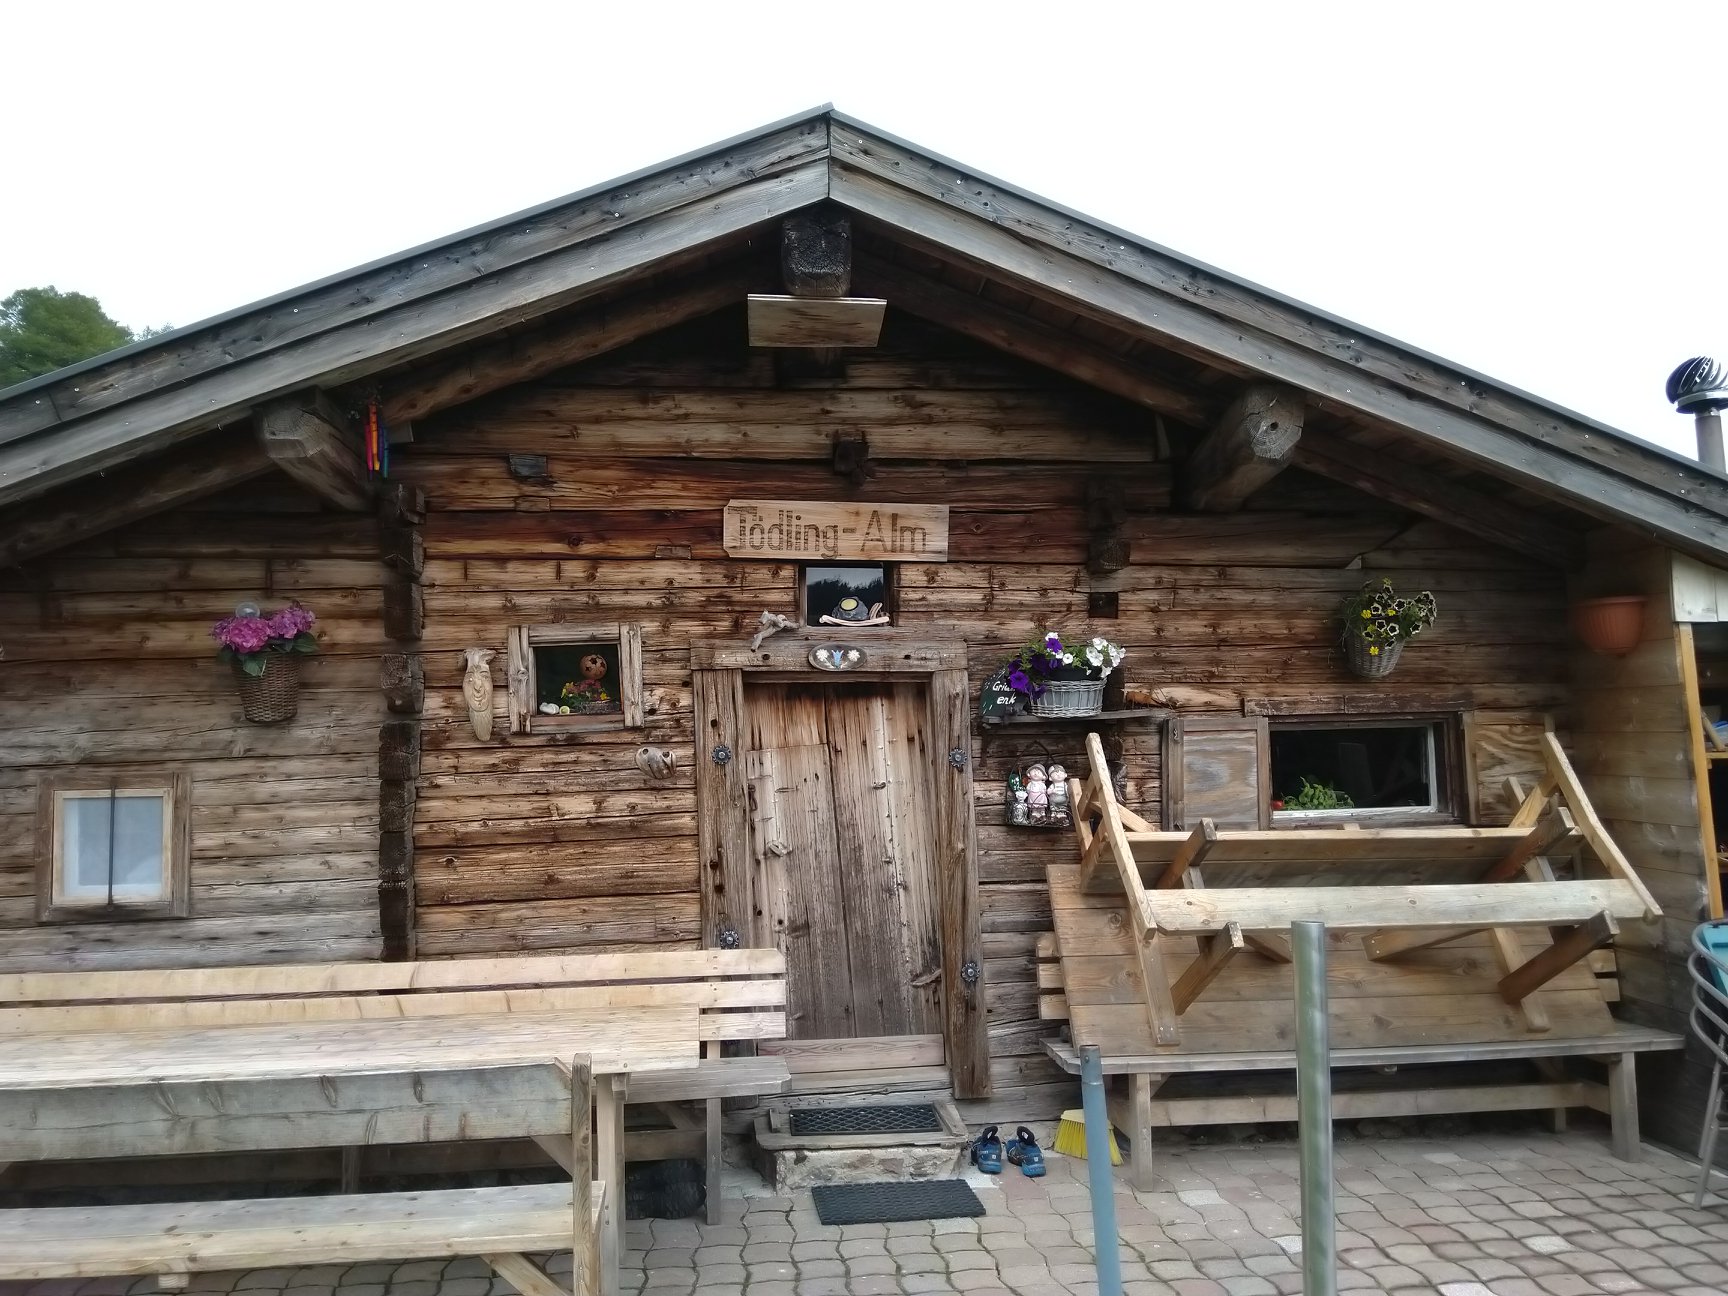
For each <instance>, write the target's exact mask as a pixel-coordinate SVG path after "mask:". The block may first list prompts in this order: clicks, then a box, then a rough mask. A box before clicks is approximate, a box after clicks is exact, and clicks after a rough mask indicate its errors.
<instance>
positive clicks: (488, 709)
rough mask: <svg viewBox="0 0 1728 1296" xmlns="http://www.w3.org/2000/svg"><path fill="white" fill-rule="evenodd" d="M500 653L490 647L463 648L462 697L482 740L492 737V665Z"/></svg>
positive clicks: (469, 717)
mask: <svg viewBox="0 0 1728 1296" xmlns="http://www.w3.org/2000/svg"><path fill="white" fill-rule="evenodd" d="M497 655H498V654H497V653H495V652H493V651H492V649H490V648H464V649H463V650H462V665H463V667H464V669H463V672H462V697H463V700H464V701H466V702H467V703H468V723H469V724H471V725H473V726H474V736H475V737H476V738H478V739H479V740H480V741H481V742H490V741H491V739H492V666H491V661H492V659H493V658H494V657H496V656H497Z"/></svg>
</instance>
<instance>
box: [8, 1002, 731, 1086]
mask: <svg viewBox="0 0 1728 1296" xmlns="http://www.w3.org/2000/svg"><path fill="white" fill-rule="evenodd" d="M697 1016H698V1013H697V1009H696V1007H695V1006H694V1005H691V1004H665V1005H633V1006H631V1007H627V1008H591V1009H584V1010H583V1011H582V1012H581V1013H580V1014H574V1013H569V1012H550V1013H535V1012H520V1013H515V1012H513V1013H500V1014H495V1015H494V1014H487V1015H474V1016H449V1017H412V1018H402V1017H391V1018H381V1019H369V1020H363V1021H310V1022H307V1021H301V1022H277V1023H270V1024H267V1025H255V1024H247V1025H234V1026H200V1027H195V1028H178V1029H176V1028H162V1029H151V1030H140V1031H124V1030H122V1031H78V1032H42V1033H34V1032H30V1033H21V1034H16V1035H10V1036H8V1037H7V1039H6V1041H5V1047H4V1048H0V1090H3V1089H42V1088H84V1087H93V1086H101V1085H130V1084H148V1083H151V1082H155V1081H182V1082H185V1081H192V1082H206V1083H220V1082H221V1081H224V1080H268V1079H278V1078H292V1077H296V1076H341V1075H358V1074H364V1073H368V1072H378V1071H394V1072H400V1071H415V1070H436V1069H448V1068H453V1067H480V1066H488V1065H490V1066H497V1065H501V1064H504V1063H512V1062H546V1061H567V1060H569V1059H570V1058H573V1057H576V1056H578V1055H582V1054H585V1055H587V1057H588V1058H589V1062H590V1065H591V1066H592V1067H593V1069H594V1073H595V1074H596V1075H618V1074H634V1073H637V1072H656V1071H676V1070H681V1069H685V1068H693V1067H695V1066H696V1065H697V1063H698V1061H699V1060H700V1053H701V1050H700V1047H699V1045H698V1044H697Z"/></svg>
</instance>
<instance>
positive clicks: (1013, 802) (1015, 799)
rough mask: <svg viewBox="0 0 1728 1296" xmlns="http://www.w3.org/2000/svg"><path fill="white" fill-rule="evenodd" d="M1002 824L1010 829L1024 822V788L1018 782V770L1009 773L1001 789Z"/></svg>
mask: <svg viewBox="0 0 1728 1296" xmlns="http://www.w3.org/2000/svg"><path fill="white" fill-rule="evenodd" d="M1016 815H1018V817H1016ZM1002 822H1003V823H1005V824H1008V825H1009V826H1010V827H1016V826H1018V825H1021V824H1024V823H1025V822H1026V788H1025V786H1024V785H1023V784H1022V783H1021V782H1020V771H1019V770H1011V771H1010V772H1009V774H1008V781H1007V784H1006V785H1005V787H1004V789H1003V795H1002Z"/></svg>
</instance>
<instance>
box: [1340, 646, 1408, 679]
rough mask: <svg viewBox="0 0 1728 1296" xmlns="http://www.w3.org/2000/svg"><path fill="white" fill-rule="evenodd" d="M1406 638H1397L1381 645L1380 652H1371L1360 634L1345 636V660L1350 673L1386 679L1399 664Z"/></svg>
mask: <svg viewBox="0 0 1728 1296" xmlns="http://www.w3.org/2000/svg"><path fill="white" fill-rule="evenodd" d="M1404 642H1405V641H1404V640H1402V639H1397V640H1394V641H1393V642H1391V643H1389V644H1382V645H1380V651H1379V652H1378V653H1370V652H1369V651H1368V645H1367V644H1366V643H1365V642H1364V641H1363V639H1362V636H1360V635H1345V636H1344V660H1345V661H1346V662H1348V663H1349V665H1350V673H1351V674H1353V675H1358V676H1360V677H1361V678H1362V679H1385V678H1386V677H1387V676H1388V675H1390V674H1391V673H1392V670H1393V668H1394V667H1395V666H1397V665H1398V658H1399V656H1400V655H1401V654H1402V653H1403V651H1404Z"/></svg>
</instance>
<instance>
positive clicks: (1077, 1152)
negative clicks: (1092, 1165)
mask: <svg viewBox="0 0 1728 1296" xmlns="http://www.w3.org/2000/svg"><path fill="white" fill-rule="evenodd" d="M1109 1142H1110V1164H1111V1165H1113V1166H1118V1165H1121V1164H1122V1149H1120V1148H1119V1147H1117V1146H1116V1131H1115V1129H1114V1128H1112V1129H1111V1130H1110V1140H1109ZM1050 1147H1051V1150H1052V1151H1055V1152H1060V1153H1061V1154H1062V1155H1063V1156H1069V1157H1078V1158H1079V1159H1080V1160H1082V1161H1084V1160H1085V1159H1086V1112H1085V1111H1084V1110H1083V1109H1082V1108H1079V1107H1073V1108H1070V1109H1069V1110H1068V1111H1065V1112H1063V1113H1062V1123H1061V1124H1059V1125H1057V1126H1056V1139H1055V1141H1054V1142H1053V1143H1051V1145H1050Z"/></svg>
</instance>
